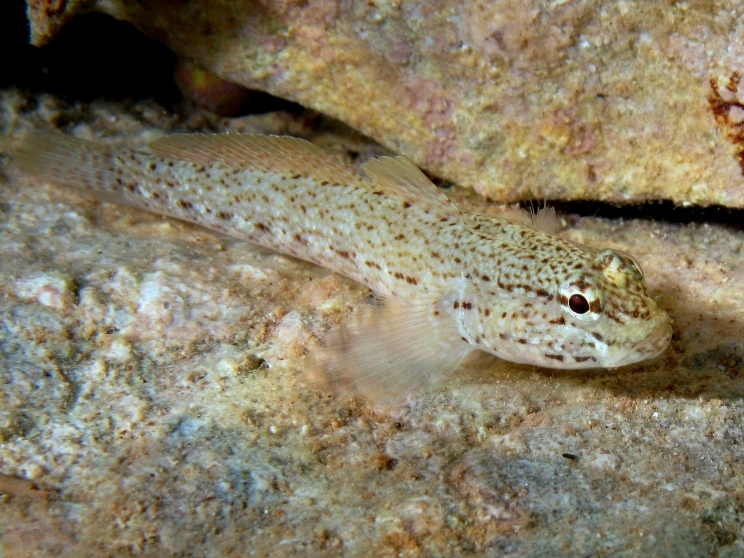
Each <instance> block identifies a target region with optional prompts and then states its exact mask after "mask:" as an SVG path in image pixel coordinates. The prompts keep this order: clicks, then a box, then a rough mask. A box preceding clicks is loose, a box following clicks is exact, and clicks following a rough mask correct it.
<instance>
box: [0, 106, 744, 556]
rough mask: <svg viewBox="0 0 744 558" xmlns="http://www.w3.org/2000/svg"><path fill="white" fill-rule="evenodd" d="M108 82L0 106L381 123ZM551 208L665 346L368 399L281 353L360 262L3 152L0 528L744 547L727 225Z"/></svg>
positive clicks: (743, 393) (48, 116)
mask: <svg viewBox="0 0 744 558" xmlns="http://www.w3.org/2000/svg"><path fill="white" fill-rule="evenodd" d="M124 106H125V107H128V108H122V106H119V105H116V104H113V103H102V102H98V103H94V104H93V105H90V106H88V105H72V106H70V105H65V104H61V103H59V102H57V101H55V100H54V99H52V98H49V97H46V96H42V97H40V98H38V99H26V98H24V97H22V96H20V95H19V94H17V93H12V92H6V93H3V94H2V96H1V97H0V107H2V111H0V132H2V133H6V132H7V131H8V129H10V128H13V129H14V130H18V129H22V128H24V127H27V126H30V125H37V123H38V121H39V120H41V121H46V122H49V123H54V122H58V123H65V126H66V128H67V131H74V132H75V133H77V134H79V135H83V136H85V135H89V136H96V137H99V138H101V141H117V140H119V139H126V140H127V142H129V143H132V142H138V141H146V140H147V139H148V138H152V137H154V136H155V135H157V134H160V133H163V131H186V130H195V129H217V130H225V129H232V130H246V131H254V132H258V131H262V132H271V131H273V132H281V133H289V132H291V133H294V134H295V135H305V136H308V137H311V138H312V139H313V140H314V141H316V142H317V143H319V144H322V145H323V146H325V147H326V148H330V149H332V150H334V152H336V153H337V154H339V155H340V156H345V157H347V158H348V157H349V153H350V152H352V151H353V152H354V153H361V155H360V157H359V160H360V161H363V160H364V159H365V158H366V157H367V156H369V155H370V154H374V153H376V152H379V149H380V148H379V147H377V146H374V145H370V144H366V143H364V142H363V141H362V140H360V139H359V138H358V137H354V136H352V137H349V136H348V135H346V134H341V133H331V132H329V130H328V129H327V128H321V130H320V132H319V133H316V134H315V135H313V134H310V133H309V131H310V127H309V126H308V125H307V124H308V120H307V119H306V118H305V117H303V116H300V117H299V119H298V120H297V121H295V120H293V119H292V118H291V117H290V116H289V115H287V114H273V115H265V116H261V117H246V118H240V119H233V120H224V119H216V118H215V117H214V116H211V115H208V114H204V113H196V114H193V115H190V116H188V117H186V118H185V119H182V118H179V117H176V116H174V115H169V114H166V113H164V111H163V110H162V109H161V108H160V107H157V106H155V105H153V104H151V103H137V104H131V103H130V104H126V105H124ZM313 122H314V123H316V124H317V121H316V120H314V121H313ZM337 131H338V130H337ZM344 146H345V147H344ZM0 152H2V147H1V146H0ZM347 160H349V159H347ZM360 161H357V162H360ZM448 195H450V196H451V197H452V198H453V199H454V200H455V201H456V202H457V203H458V204H459V205H461V206H462V207H467V208H469V209H473V210H477V211H483V212H492V213H494V214H495V213H499V214H506V215H509V216H511V217H512V218H516V219H525V220H526V219H528V215H526V214H525V212H523V211H519V210H518V209H515V208H509V207H503V206H496V205H494V204H488V203H486V202H484V201H483V200H482V199H481V198H479V197H477V196H476V195H474V194H472V193H470V192H468V191H465V190H462V189H459V188H452V189H450V190H448ZM570 221H571V223H570V226H567V228H566V230H565V231H564V234H565V235H567V236H568V237H569V238H572V239H574V240H576V241H580V242H584V243H587V244H590V245H602V246H609V247H613V248H617V249H622V250H625V251H628V252H629V253H632V254H634V255H635V256H636V257H637V259H638V260H639V261H640V263H641V264H642V265H643V267H644V269H645V271H646V276H647V280H648V285H649V288H650V289H651V290H652V291H654V292H656V293H658V294H659V296H660V304H661V305H662V306H663V307H664V308H665V309H666V310H668V311H669V312H670V314H671V315H672V317H673V318H674V320H675V340H674V342H673V346H672V348H671V349H670V350H669V352H668V353H667V354H666V355H665V356H664V357H663V358H660V359H658V360H657V361H655V362H651V363H645V364H642V365H635V366H631V367H628V368H623V369H620V370H615V371H583V372H561V371H555V370H553V371H548V370H540V369H536V368H534V367H529V366H517V365H510V364H502V365H495V366H493V367H491V368H486V369H483V370H469V371H464V372H463V373H462V374H461V375H459V376H458V377H457V378H455V379H454V380H453V381H451V382H449V383H447V384H446V385H444V386H440V387H438V388H437V389H432V390H430V391H427V392H423V393H419V394H416V395H414V396H413V397H411V398H410V399H409V400H408V401H407V402H406V403H405V404H401V405H400V406H398V407H392V408H375V407H370V406H368V405H366V404H364V402H362V401H357V400H354V399H351V398H345V397H333V396H332V395H331V394H330V393H328V392H327V391H326V390H325V389H323V388H322V387H319V386H313V385H310V384H308V383H307V382H306V381H305V380H304V379H303V369H304V365H305V363H306V357H305V353H306V351H312V350H313V348H314V347H315V346H316V345H317V338H318V337H320V336H322V335H323V333H324V332H325V331H326V330H327V328H329V327H330V326H331V324H333V323H335V322H337V321H338V320H340V319H343V318H344V317H345V316H347V315H348V313H349V311H350V309H351V308H353V307H354V306H357V305H359V304H364V300H365V296H366V294H367V293H366V292H365V291H364V289H361V288H360V287H359V286H358V285H355V284H353V283H351V282H349V281H346V280H344V279H342V278H340V277H337V276H334V275H332V274H329V273H328V272H326V271H324V270H322V269H319V268H316V267H313V266H310V265H307V264H304V263H302V262H298V261H296V260H292V259H289V258H285V257H282V256H278V255H276V254H273V253H270V252H267V251H265V250H260V249H255V248H252V247H250V246H248V245H246V244H244V243H239V242H228V241H226V240H225V239H224V238H219V237H216V236H214V235H212V234H210V233H207V232H205V231H203V230H200V229H197V228H194V227H192V226H189V225H186V224H182V223H178V222H175V221H172V220H167V219H163V218H161V217H158V216H154V215H149V214H146V213H143V212H140V211H136V210H133V209H129V208H123V207H118V206H113V205H110V204H106V203H101V202H96V201H95V200H92V199H90V198H88V197H86V196H84V195H81V194H79V193H77V192H75V191H71V190H69V189H63V188H57V187H53V186H48V185H43V184H21V183H19V182H16V181H13V180H10V179H9V178H8V177H5V178H3V179H2V181H0V554H3V555H7V556H14V557H16V556H17V557H24V556H34V557H37V556H70V557H72V556H74V557H80V556H97V557H99V556H135V555H137V556H166V555H167V556H172V555H175V556H187V555H199V556H245V555H254V556H284V555H315V556H336V555H342V554H343V555H345V556H370V555H372V556H425V555H438V556H466V555H473V554H475V553H477V554H481V555H485V556H577V555H579V556H588V555H606V556H690V557H698V556H700V557H702V556H712V555H719V556H740V555H742V553H744V545H743V543H742V541H743V540H744V529H743V528H742V525H744V481H743V480H742V479H744V459H743V457H744V451H743V449H742V444H744V349H743V348H742V334H741V332H742V331H744V293H742V290H741V288H740V286H741V284H742V282H743V281H744V263H743V261H742V258H741V253H742V249H744V235H743V234H742V232H741V231H740V230H736V229H732V228H728V227H724V226H721V225H716V224H691V225H675V224H662V223H655V222H653V221H628V220H622V219H617V220H603V219H595V218H580V219H570Z"/></svg>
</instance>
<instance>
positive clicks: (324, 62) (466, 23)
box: [29, 0, 744, 207]
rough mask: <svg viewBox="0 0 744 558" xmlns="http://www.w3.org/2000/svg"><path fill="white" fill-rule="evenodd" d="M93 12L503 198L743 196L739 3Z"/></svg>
mask: <svg viewBox="0 0 744 558" xmlns="http://www.w3.org/2000/svg"><path fill="white" fill-rule="evenodd" d="M29 5H30V8H29V11H30V12H32V13H36V14H37V15H36V16H35V17H33V18H32V23H33V37H34V38H35V40H36V41H37V42H39V41H42V40H45V39H41V38H40V37H42V36H44V29H46V28H45V27H44V25H45V23H46V22H47V21H48V18H46V19H45V17H44V13H45V12H42V13H41V14H39V13H38V11H39V10H41V8H38V7H39V6H46V3H30V4H29ZM94 8H95V9H98V10H101V11H103V12H105V13H108V14H111V15H113V16H114V17H116V18H119V19H123V20H126V21H130V22H132V23H134V24H135V25H136V26H137V27H139V28H140V29H141V30H143V31H144V32H145V33H147V34H148V35H150V36H151V37H154V38H156V39H158V40H161V41H163V42H165V43H166V44H167V45H169V46H170V47H171V48H172V49H173V50H174V51H175V52H176V53H177V54H179V55H180V56H182V57H185V58H189V59H193V60H195V61H197V62H198V63H199V64H201V65H202V66H203V67H205V68H206V69H208V70H209V71H211V72H212V73H214V74H216V75H218V76H220V77H221V78H223V79H226V80H228V81H230V82H235V83H239V84H242V85H244V86H246V87H248V88H251V89H260V90H263V91H266V92H269V93H271V94H272V95H276V96H278V97H282V98H286V99H289V100H292V101H296V102H298V103H300V104H302V105H303V106H306V107H310V108H312V109H315V110H317V111H320V112H322V113H324V114H327V115H330V116H332V117H334V118H337V119H339V120H341V121H343V122H345V123H347V124H349V125H351V126H352V127H354V128H355V129H357V130H360V131H361V132H363V133H364V134H367V135H368V136H369V137H371V138H373V139H375V140H377V141H379V142H380V143H382V144H383V145H385V146H387V147H388V148H390V149H391V150H393V151H395V152H398V153H401V154H404V155H407V156H408V157H410V158H411V159H412V160H413V161H414V162H415V163H417V164H418V165H419V166H421V167H423V168H425V169H426V170H428V171H429V172H431V173H433V174H435V175H437V176H440V177H442V178H445V179H447V180H451V181H454V182H455V183H457V184H460V185H463V186H468V187H472V188H474V189H475V190H477V191H478V192H480V193H481V194H483V195H485V196H487V197H489V198H491V199H494V200H501V201H513V200H519V199H528V198H529V199H532V198H538V199H563V200H574V199H592V200H604V201H610V202H623V203H624V202H637V201H643V200H648V199H668V200H673V201H674V202H676V203H678V204H699V205H711V204H721V205H725V206H730V207H744V178H743V177H742V173H743V170H744V155H742V153H744V146H743V145H742V139H741V137H742V134H741V132H742V129H741V126H742V124H741V122H742V116H741V114H740V113H741V112H742V110H741V103H742V101H744V91H742V89H740V87H739V84H738V75H739V74H741V73H742V72H744V62H743V61H744V38H742V37H744V32H743V31H744V29H743V27H744V23H743V22H744V18H742V10H743V8H742V6H741V5H740V4H739V3H738V2H735V1H734V0H725V1H723V2H719V3H713V4H711V3H709V2H687V3H672V4H670V3H669V2H667V1H665V0H654V1H650V2H637V3H631V4H629V3H628V2H626V1H624V0H613V1H610V2H606V1H600V0H569V1H563V2H546V1H544V0H532V1H529V2H518V1H515V0H496V1H492V2H452V1H445V0H434V1H431V0H414V1H411V2H400V1H397V0H391V1H382V0H380V1H373V2H368V1H366V0H353V1H351V2H340V1H338V0H316V1H312V2H294V1H289V0H274V1H267V2H261V3H258V4H257V3H256V2H253V1H248V0H242V1H241V0H238V1H234V2H217V3H215V2H211V1H208V0H193V1H191V2H187V3H180V2H176V3H173V2H167V1H157V0H153V1H149V2H125V1H123V0H102V1H100V2H97V3H95V4H94ZM45 9H46V8H45ZM48 32H50V31H47V33H48Z"/></svg>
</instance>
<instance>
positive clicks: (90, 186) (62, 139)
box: [10, 130, 112, 192]
mask: <svg viewBox="0 0 744 558" xmlns="http://www.w3.org/2000/svg"><path fill="white" fill-rule="evenodd" d="M10 156H11V161H12V164H13V166H14V168H15V169H17V170H18V171H20V172H21V173H23V174H24V175H27V176H33V177H36V178H40V179H43V180H49V181H50V182H55V183H62V184H66V185H69V186H73V187H76V188H82V189H85V190H94V191H100V192H103V191H105V190H107V189H108V188H107V181H108V180H109V179H110V175H111V171H112V164H111V154H110V150H109V149H107V147H105V146H99V145H96V144H95V143H93V142H90V141H86V140H83V139H79V138H74V137H71V136H68V135H65V134H62V133H60V132H57V131H55V130H45V131H40V130H35V131H31V132H28V133H26V134H25V136H23V137H22V138H21V140H20V142H19V143H18V145H17V146H16V147H15V149H13V150H12V151H11V153H10Z"/></svg>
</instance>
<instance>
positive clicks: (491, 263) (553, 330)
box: [13, 132, 672, 394]
mask: <svg viewBox="0 0 744 558" xmlns="http://www.w3.org/2000/svg"><path fill="white" fill-rule="evenodd" d="M13 158H14V160H15V164H16V165H17V166H18V167H19V168H20V169H22V171H24V172H25V173H28V174H31V175H35V176H37V177H39V178H43V179H48V180H50V181H53V182H59V183H64V184H67V185H71V186H74V187H78V188H83V189H87V190H91V191H93V192H95V193H97V194H98V195H99V196H101V197H102V198H104V199H116V200H119V201H122V202H123V203H127V204H129V205H134V206H138V207H141V208H143V209H146V210H148V211H153V212H156V213H160V214H164V215H169V216H172V217H176V218H178V219H183V220H185V221H191V222H193V223H197V224H199V225H202V226H204V227H207V228H210V229H213V230H215V231H219V232H221V233H225V234H228V235H231V236H233V237H236V238H240V239H245V240H249V241H251V242H254V243H256V244H259V245H261V246H265V247H268V248H271V249H273V250H276V251H278V252H281V253H284V254H289V255H291V256H294V257H297V258H300V259H303V260H307V261H310V262H313V263H315V264H317V265H320V266H323V267H326V268H328V269H330V270H333V271H335V272H337V273H340V274H342V275H345V276H347V277H350V278H351V279H353V280H355V281H358V282H359V283H362V284H363V285H366V286H367V287H369V288H370V289H372V290H373V291H374V292H375V293H377V294H378V295H380V299H379V300H381V301H382V302H381V303H379V304H375V305H370V306H369V307H368V308H365V309H363V310H361V311H359V312H357V313H356V315H355V316H352V318H351V323H350V324H348V326H347V327H345V328H343V329H342V330H341V331H340V332H339V333H337V334H335V335H333V336H332V341H331V342H329V343H327V345H326V348H325V351H324V357H323V363H324V366H325V368H326V371H327V372H328V374H329V376H331V377H332V378H336V379H339V380H340V382H341V383H343V384H346V385H351V386H352V387H354V388H357V389H358V390H359V391H361V392H363V393H364V392H366V393H372V394H374V393H377V394H379V393H383V394H384V393H385V392H388V393H389V392H391V391H399V390H408V389H410V388H411V387H415V386H417V385H420V384H421V383H422V382H424V381H428V380H429V379H431V378H435V379H439V378H441V377H444V376H446V375H448V374H449V373H451V372H452V371H453V370H456V369H457V368H458V366H459V365H460V364H461V363H462V361H463V360H464V359H465V358H466V357H468V356H469V355H470V354H471V353H473V352H474V351H485V352H487V353H491V354H493V355H496V356H497V357H500V358H502V359H506V360H509V361H513V362H518V363H530V364H534V365H538V366H545V367H551V368H562V369H572V368H590V367H596V368H613V367H618V366H622V365H625V364H630V363H634V362H638V361H642V360H645V359H650V358H653V357H655V356H657V355H659V354H660V353H662V352H663V351H664V350H665V349H666V347H667V345H668V344H669V341H670V338H671V333H672V329H671V326H670V320H669V317H668V316H667V314H666V313H665V312H664V311H663V310H661V309H660V308H659V307H658V306H657V305H656V302H655V301H654V299H653V298H651V297H650V296H649V295H648V294H647V292H646V286H645V283H644V277H643V274H642V272H641V270H640V268H639V266H638V265H637V264H636V263H635V261H634V260H633V259H632V258H631V257H629V256H627V255H625V254H623V253H620V252H616V251H613V250H597V249H594V248H589V247H586V246H581V245H579V244H577V243H574V242H570V241H568V240H565V239H563V238H560V237H558V236H556V235H554V234H551V233H549V232H547V231H545V230H539V229H535V228H529V227H525V226H522V225H519V224H516V223H512V222H509V221H505V220H502V219H499V218H495V217H488V216H484V215H480V214H475V213H470V212H467V211H463V210H460V209H458V208H457V207H456V206H455V205H454V204H453V203H452V202H450V201H449V200H448V199H447V197H446V196H445V195H444V194H443V193H442V192H441V191H440V190H438V189H437V188H436V186H434V184H432V183H431V181H430V180H429V179H428V178H427V177H426V176H425V175H424V174H423V173H422V172H421V171H420V170H418V169H417V168H416V167H415V166H414V165H413V164H412V163H411V162H409V161H408V160H407V159H405V158H402V157H381V158H379V159H373V160H371V161H369V162H367V163H366V164H365V165H363V167H362V168H363V170H364V173H365V174H366V178H363V177H362V176H360V175H359V174H357V173H356V172H355V171H354V170H353V169H351V168H349V167H348V166H346V165H344V164H342V163H341V162H340V161H338V160H336V159H335V158H333V157H332V156H330V155H329V154H327V153H325V152H323V151H322V150H320V149H319V148H317V147H315V146H313V145H312V144H310V143H308V142H306V141H303V140H299V139H296V138H289V137H274V136H257V135H243V134H216V135H198V134H194V135H174V136H169V137H165V138H163V139H159V140H157V141H155V142H153V143H151V144H150V145H149V146H148V148H145V149H136V150H135V149H119V148H117V149H114V148H111V147H107V146H103V145H98V144H95V143H92V142H88V141H84V140H80V139H75V138H71V137H68V136H65V135H62V134H59V133H57V132H43V133H42V132H34V133H30V134H28V135H27V136H26V138H25V139H24V140H23V141H22V142H21V144H20V146H19V147H18V148H17V150H16V151H15V153H14V156H13Z"/></svg>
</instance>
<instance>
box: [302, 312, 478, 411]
mask: <svg viewBox="0 0 744 558" xmlns="http://www.w3.org/2000/svg"><path fill="white" fill-rule="evenodd" d="M450 320H451V318H450V317H448V316H446V315H443V314H442V313H440V312H438V311H437V305H436V302H435V301H433V300H430V301H417V302H413V303H409V302H406V301H403V300H401V299H399V298H397V297H389V298H385V299H382V300H378V301H377V302H376V304H373V305H369V306H366V307H364V308H361V309H359V310H358V311H357V312H355V314H353V315H352V316H351V317H350V318H349V320H348V322H347V323H346V324H344V325H343V326H342V327H340V328H339V329H338V330H336V331H333V332H331V334H330V335H329V337H328V338H327V339H326V341H325V343H324V346H323V347H322V348H321V350H320V351H318V352H317V353H316V355H315V356H314V361H313V362H312V363H311V370H312V373H313V374H314V375H315V377H322V378H324V379H325V380H327V381H328V382H329V383H330V385H331V386H332V387H333V388H334V389H335V390H337V391H350V392H352V393H354V394H357V395H361V396H363V397H365V398H368V399H371V400H373V401H375V402H383V403H384V402H395V401H396V400H398V401H399V400H400V399H402V398H403V397H405V396H406V395H407V394H409V393H410V392H411V391H413V390H416V389H420V388H422V387H427V386H430V385H433V384H436V383H439V382H441V381H442V380H444V379H446V378H447V377H448V376H449V375H450V374H452V373H453V372H454V371H455V370H457V369H458V367H459V366H460V364H461V363H462V362H463V361H464V360H465V358H466V357H467V356H468V355H469V354H470V353H471V352H472V351H473V348H472V346H471V345H469V344H468V343H466V342H464V341H463V340H462V339H461V338H460V337H459V336H458V334H457V331H456V329H455V328H454V326H453V324H451V323H450Z"/></svg>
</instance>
